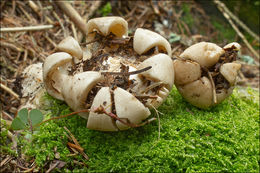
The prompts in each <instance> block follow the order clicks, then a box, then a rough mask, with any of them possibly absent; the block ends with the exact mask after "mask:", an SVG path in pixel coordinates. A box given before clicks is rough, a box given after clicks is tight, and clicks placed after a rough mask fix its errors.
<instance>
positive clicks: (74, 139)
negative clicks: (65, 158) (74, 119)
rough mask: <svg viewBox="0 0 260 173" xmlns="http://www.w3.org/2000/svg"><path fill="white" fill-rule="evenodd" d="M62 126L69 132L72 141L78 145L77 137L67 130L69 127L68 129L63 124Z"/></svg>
mask: <svg viewBox="0 0 260 173" xmlns="http://www.w3.org/2000/svg"><path fill="white" fill-rule="evenodd" d="M63 128H64V129H65V130H66V131H67V132H68V133H69V135H70V137H71V138H72V140H73V142H74V143H75V144H76V145H78V146H79V147H80V145H79V142H78V140H77V139H76V138H75V137H74V135H73V134H72V133H71V132H70V131H69V129H68V128H67V127H65V126H64V127H63Z"/></svg>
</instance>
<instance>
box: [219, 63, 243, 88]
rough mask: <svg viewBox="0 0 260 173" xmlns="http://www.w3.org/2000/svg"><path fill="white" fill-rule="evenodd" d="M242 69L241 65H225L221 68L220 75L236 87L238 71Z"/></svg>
mask: <svg viewBox="0 0 260 173" xmlns="http://www.w3.org/2000/svg"><path fill="white" fill-rule="evenodd" d="M240 68H241V64H237V63H225V64H223V65H222V66H221V67H220V71H219V72H220V73H221V74H222V75H223V76H224V77H225V78H226V79H227V81H228V82H229V83H230V84H231V85H232V86H233V85H235V82H236V78H237V74H238V70H239V69H240Z"/></svg>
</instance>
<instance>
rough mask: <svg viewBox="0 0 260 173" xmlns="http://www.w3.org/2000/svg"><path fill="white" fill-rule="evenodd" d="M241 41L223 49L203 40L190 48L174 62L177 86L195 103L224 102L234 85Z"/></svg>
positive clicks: (202, 106) (204, 106)
mask: <svg viewBox="0 0 260 173" xmlns="http://www.w3.org/2000/svg"><path fill="white" fill-rule="evenodd" d="M239 49H240V45H239V44H238V43H230V44H228V45H226V46H224V48H221V47H219V46H217V45H216V44H214V43H208V42H200V43H197V44H194V45H192V46H190V47H188V48H187V49H186V50H185V51H184V52H183V53H182V54H181V55H180V58H178V59H176V60H175V61H174V63H173V64H174V70H175V85H176V87H177V89H178V91H179V92H180V93H181V95H182V96H183V97H184V98H185V99H186V100H187V101H188V102H190V103H191V104H192V105H194V106H197V107H199V108H207V107H210V106H213V105H216V104H218V103H220V102H222V101H223V100H224V99H225V98H226V97H228V96H229V95H230V94H231V93H232V91H233V89H234V86H235V82H236V77H237V74H238V70H239V69H240V67H241V65H240V64H238V63H236V62H235V61H236V57H237V52H238V50H239Z"/></svg>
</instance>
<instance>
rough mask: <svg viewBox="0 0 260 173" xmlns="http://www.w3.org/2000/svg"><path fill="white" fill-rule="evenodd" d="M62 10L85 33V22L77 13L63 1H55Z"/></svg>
mask: <svg viewBox="0 0 260 173" xmlns="http://www.w3.org/2000/svg"><path fill="white" fill-rule="evenodd" d="M55 3H56V4H57V5H58V6H59V7H60V8H61V9H62V11H63V12H64V13H65V14H66V15H67V16H68V17H69V18H70V19H71V20H72V21H73V22H74V23H75V25H76V26H77V27H78V28H79V29H80V30H81V31H82V32H83V33H87V24H86V23H85V21H84V20H83V19H82V17H81V16H80V15H79V13H78V12H77V11H76V10H75V9H74V8H73V7H72V6H71V5H70V4H69V3H68V2H65V1H55Z"/></svg>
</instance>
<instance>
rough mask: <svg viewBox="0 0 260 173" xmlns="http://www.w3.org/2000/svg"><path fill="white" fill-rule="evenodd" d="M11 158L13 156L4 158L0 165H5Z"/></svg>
mask: <svg viewBox="0 0 260 173" xmlns="http://www.w3.org/2000/svg"><path fill="white" fill-rule="evenodd" d="M11 159H12V157H11V156H7V157H6V158H5V159H4V160H2V161H1V163H0V167H2V166H4V165H5V164H7V163H8V162H10V160H11Z"/></svg>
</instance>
